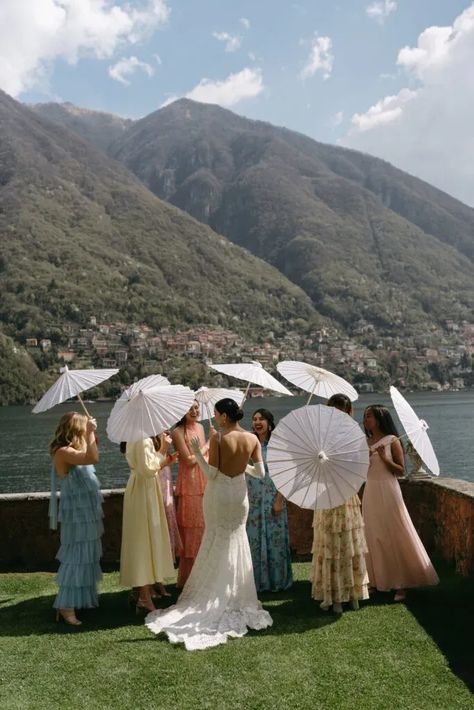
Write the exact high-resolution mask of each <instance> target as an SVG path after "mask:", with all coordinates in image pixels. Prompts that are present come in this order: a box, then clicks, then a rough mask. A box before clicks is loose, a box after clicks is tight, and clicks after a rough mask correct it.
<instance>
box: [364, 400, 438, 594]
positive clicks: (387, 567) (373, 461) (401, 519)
mask: <svg viewBox="0 0 474 710" xmlns="http://www.w3.org/2000/svg"><path fill="white" fill-rule="evenodd" d="M364 429H365V432H366V434H367V442H368V444H369V448H370V463H369V473H368V477H367V482H366V484H365V489H364V496H363V499H362V513H363V516H364V522H365V534H366V539H367V546H368V549H369V551H368V554H367V569H368V573H369V580H370V584H371V585H372V586H373V587H376V588H377V589H378V590H380V591H388V590H390V589H395V597H394V599H395V601H403V600H404V599H405V590H406V589H407V588H408V587H421V586H426V585H434V584H437V583H438V582H439V579H438V575H437V574H436V572H435V570H434V567H433V565H432V564H431V561H430V559H429V557H428V555H427V554H426V550H425V548H424V547H423V543H422V542H421V540H420V538H419V537H418V534H417V532H416V530H415V528H414V525H413V523H412V521H411V518H410V515H409V513H408V510H407V509H406V506H405V503H404V501H403V497H402V492H401V490H400V485H399V483H398V481H397V477H398V476H403V474H404V473H405V465H404V458H403V448H402V445H401V443H400V441H399V439H398V433H397V430H396V427H395V424H394V422H393V419H392V417H391V415H390V412H389V411H388V409H387V408H386V407H383V406H382V405H381V404H372V405H370V406H369V407H367V408H366V410H365V412H364Z"/></svg>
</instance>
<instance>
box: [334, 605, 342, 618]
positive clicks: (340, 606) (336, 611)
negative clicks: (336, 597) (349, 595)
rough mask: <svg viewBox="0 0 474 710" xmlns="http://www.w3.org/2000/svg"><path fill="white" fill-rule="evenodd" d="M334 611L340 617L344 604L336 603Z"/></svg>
mask: <svg viewBox="0 0 474 710" xmlns="http://www.w3.org/2000/svg"><path fill="white" fill-rule="evenodd" d="M332 610H333V612H334V613H335V614H336V616H340V615H341V614H342V612H343V609H342V604H341V603H340V602H334V604H333V605H332Z"/></svg>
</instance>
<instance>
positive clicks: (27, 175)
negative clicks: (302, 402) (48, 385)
mask: <svg viewBox="0 0 474 710" xmlns="http://www.w3.org/2000/svg"><path fill="white" fill-rule="evenodd" d="M0 239H1V244H2V250H1V256H0V327H1V329H2V330H3V332H4V334H6V335H10V336H12V337H18V338H20V339H24V338H25V337H28V336H33V337H45V336H47V337H49V335H48V334H50V333H51V332H56V331H57V330H58V328H59V329H60V328H61V327H62V324H64V322H65V321H74V322H76V323H87V322H88V321H89V318H90V317H91V316H92V315H94V316H96V318H97V322H99V323H100V322H110V321H113V320H123V321H127V322H129V323H145V324H148V325H150V326H152V327H155V328H159V327H160V326H165V325H172V326H173V325H179V326H183V325H184V326H185V325H186V324H197V323H209V324H219V325H225V326H232V327H233V329H234V330H237V331H239V332H241V333H242V334H243V335H244V336H247V337H249V338H253V339H261V338H263V337H264V335H265V334H266V333H267V332H268V330H269V329H272V330H273V331H275V332H276V333H278V332H280V333H281V332H284V331H285V329H286V328H287V325H288V321H291V320H292V319H295V318H302V319H312V318H313V317H315V316H316V315H317V314H316V312H315V310H314V308H313V307H312V306H311V303H310V300H309V298H308V297H307V296H306V295H305V294H304V293H303V292H302V291H301V289H299V288H298V287H297V286H295V285H294V284H292V283H290V282H289V281H288V280H287V279H286V278H285V277H284V276H282V275H281V274H280V273H279V272H278V271H277V270H276V269H275V268H273V267H272V266H270V265H268V264H267V263H265V262H264V261H262V260H260V259H258V258H256V257H255V256H253V255H252V254H251V253H250V252H248V251H246V250H244V249H242V248H240V247H238V246H236V245H234V244H232V243H231V242H229V241H228V240H227V239H226V238H225V237H222V236H220V235H218V234H216V233H215V232H214V231H212V230H211V229H209V227H207V226H205V225H203V224H201V223H199V222H197V221H196V220H194V219H192V218H191V217H189V216H188V215H187V214H186V213H184V212H182V211H180V210H179V209H177V208H176V207H174V206H172V205H169V204H167V203H165V202H163V201H161V200H159V199H158V198H157V197H156V196H155V195H153V194H152V193H151V192H150V191H149V190H148V189H147V188H146V187H145V186H144V185H143V184H142V183H141V182H139V181H138V179H137V178H136V177H134V176H133V175H132V174H131V173H129V172H128V171H127V170H126V168H125V167H123V166H122V165H120V164H119V163H117V162H115V161H113V160H111V159H110V158H108V157H107V156H105V155H104V154H103V153H101V152H100V151H98V150H96V149H95V148H94V147H92V146H91V145H90V144H88V143H86V142H85V141H83V140H81V139H80V138H79V137H78V136H76V135H75V134H73V133H72V132H71V131H69V130H67V129H65V128H63V127H61V126H59V125H57V124H53V123H51V122H50V121H47V120H45V119H43V118H41V117H39V116H38V115H37V114H35V113H34V112H32V111H31V110H29V109H28V108H26V107H25V106H23V105H22V104H20V103H18V102H16V101H14V100H13V99H11V98H10V97H8V96H7V95H6V94H4V93H0Z"/></svg>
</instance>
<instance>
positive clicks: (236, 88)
mask: <svg viewBox="0 0 474 710" xmlns="http://www.w3.org/2000/svg"><path fill="white" fill-rule="evenodd" d="M263 88H264V87H263V77H262V72H261V70H260V69H249V68H248V67H247V68H246V69H242V71H240V72H238V73H237V74H230V75H229V76H228V77H227V79H224V80H223V81H212V80H211V79H201V81H200V82H199V84H197V86H195V87H194V89H192V90H191V91H189V92H188V93H187V94H186V97H187V98H188V99H194V100H195V101H202V102H203V103H205V104H219V105H220V106H235V104H237V103H239V101H242V100H243V99H251V98H254V97H255V96H258V95H259V94H260V93H261V92H262V91H263Z"/></svg>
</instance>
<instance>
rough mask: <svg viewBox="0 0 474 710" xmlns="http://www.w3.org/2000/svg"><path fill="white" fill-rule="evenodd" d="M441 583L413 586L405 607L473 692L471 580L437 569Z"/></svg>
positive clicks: (473, 601)
mask: <svg viewBox="0 0 474 710" xmlns="http://www.w3.org/2000/svg"><path fill="white" fill-rule="evenodd" d="M438 573H439V574H440V577H441V583H440V584H439V585H438V586H437V587H431V588H429V589H416V590H412V591H410V592H409V594H408V595H407V601H406V606H407V608H408V609H409V610H410V612H411V613H412V614H413V616H414V617H415V619H416V620H417V621H418V623H419V624H420V625H421V626H422V627H423V628H424V630H425V631H426V633H427V634H429V635H430V636H431V638H432V639H433V641H434V642H435V644H436V645H437V646H438V648H439V649H440V651H441V652H442V653H443V655H444V656H445V657H446V659H447V661H448V663H449V666H450V668H451V670H452V671H453V673H455V674H456V675H457V676H458V677H459V678H460V679H461V680H462V681H463V682H464V683H465V684H466V685H467V687H468V688H469V689H470V690H472V691H474V640H473V639H474V579H472V578H471V579H466V578H464V577H459V576H456V575H454V574H453V573H452V572H451V573H449V572H445V573H444V574H443V570H441V573H440V570H439V568H438Z"/></svg>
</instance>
